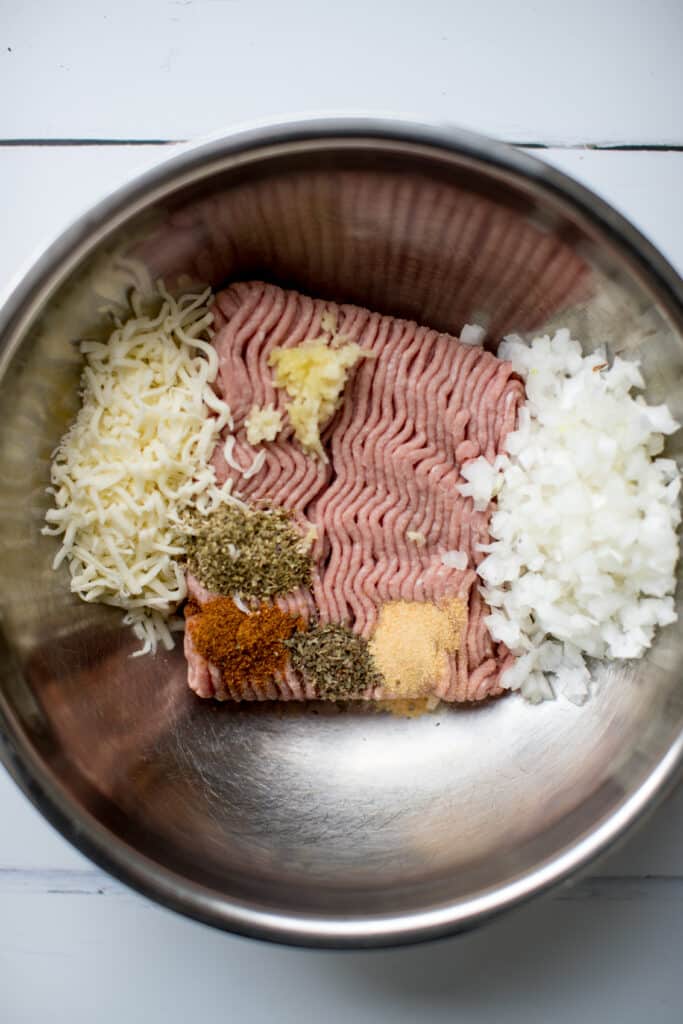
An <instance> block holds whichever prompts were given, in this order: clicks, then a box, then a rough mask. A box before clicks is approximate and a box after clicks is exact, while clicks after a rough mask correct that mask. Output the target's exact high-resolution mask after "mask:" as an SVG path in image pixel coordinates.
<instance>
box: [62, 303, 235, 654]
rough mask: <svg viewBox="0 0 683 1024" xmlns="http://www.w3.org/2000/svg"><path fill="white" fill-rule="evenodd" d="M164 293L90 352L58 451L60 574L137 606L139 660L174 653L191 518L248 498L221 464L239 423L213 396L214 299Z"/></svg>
mask: <svg viewBox="0 0 683 1024" xmlns="http://www.w3.org/2000/svg"><path fill="white" fill-rule="evenodd" d="M158 287H159V299H160V308H159V310H158V312H157V313H156V315H149V314H147V313H146V312H145V311H144V310H143V309H142V304H141V300H140V298H139V297H138V296H136V295H133V297H132V298H131V308H132V316H131V318H130V319H129V320H127V321H126V322H124V323H121V322H118V323H117V326H116V329H115V330H114V331H113V333H112V335H111V337H110V338H109V339H108V341H107V342H106V343H101V342H97V341H84V342H82V343H81V346H80V348H81V352H82V354H83V356H84V357H85V366H84V369H83V375H82V380H81V388H82V404H81V408H80V410H79V412H78V415H77V417H76V420H75V421H74V423H73V424H72V426H71V427H70V428H69V430H68V431H67V433H66V434H65V435H64V437H63V438H62V441H61V443H60V445H59V447H58V448H57V449H56V451H55V452H54V454H53V459H52V466H51V474H50V475H51V484H52V486H51V487H50V488H48V490H49V492H50V493H51V495H52V497H53V501H54V506H55V507H54V508H51V509H50V510H49V511H48V512H47V514H46V517H45V518H46V522H47V525H46V526H45V527H44V528H43V533H47V534H50V535H54V536H56V537H60V538H61V546H60V548H59V551H58V552H57V554H56V556H55V559H54V563H53V567H54V568H55V569H57V568H58V567H59V566H60V565H61V564H62V562H66V563H67V565H68V567H69V572H70V574H71V590H72V591H73V592H74V593H76V594H78V596H79V597H81V598H82V599H83V600H84V601H98V602H102V603H105V604H111V605H115V606H117V607H120V608H125V609H126V611H127V614H126V616H125V618H124V621H125V623H126V624H127V625H129V626H131V627H132V629H133V631H134V633H135V635H136V637H137V638H138V639H139V640H140V641H141V642H142V648H141V650H140V651H139V652H138V653H140V654H143V653H147V652H148V651H155V650H156V648H157V646H158V645H159V644H161V645H162V646H163V647H165V648H167V649H169V648H171V647H173V637H172V631H174V630H175V629H176V628H178V622H177V621H175V620H173V619H169V616H170V615H171V614H172V612H173V611H174V609H175V608H176V607H177V606H178V604H179V603H180V602H181V601H182V600H183V599H184V597H185V595H186V587H185V576H184V572H183V569H182V567H181V565H180V561H179V560H180V559H181V558H182V556H183V554H184V544H183V529H182V525H181V517H182V515H183V513H185V512H187V511H189V510H192V509H196V510H198V511H200V512H206V511H208V510H209V509H210V508H213V507H215V505H217V504H218V503H219V502H221V501H232V502H237V501H238V499H237V498H236V497H233V496H232V495H231V488H230V481H227V482H226V483H225V484H224V485H223V486H222V487H220V486H219V485H218V484H217V481H216V476H215V472H214V469H213V466H212V465H211V462H210V459H211V454H212V451H213V448H214V445H215V443H216V441H217V439H218V436H219V434H220V432H221V431H222V430H223V428H224V427H226V426H228V427H230V426H231V425H232V421H231V418H230V409H229V408H228V406H227V405H226V404H225V403H224V402H223V401H221V400H220V399H219V398H218V397H217V395H216V394H215V392H214V391H213V389H212V387H211V383H212V382H213V381H214V380H215V378H216V374H217V370H218V358H217V355H216V352H215V350H214V348H213V346H212V345H211V344H209V337H210V325H211V319H212V316H211V313H210V312H209V309H208V303H209V300H210V294H211V293H210V290H209V289H207V290H206V291H205V292H203V293H202V294H187V295H183V296H181V297H179V298H177V299H176V298H173V297H172V296H171V295H170V294H169V293H168V292H167V291H166V289H165V288H164V286H163V284H162V283H159V286H158ZM180 626H182V623H181V624H180Z"/></svg>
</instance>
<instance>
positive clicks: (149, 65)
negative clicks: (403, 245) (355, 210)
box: [0, 0, 683, 143]
mask: <svg viewBox="0 0 683 1024" xmlns="http://www.w3.org/2000/svg"><path fill="white" fill-rule="evenodd" d="M4 6H5V10H4V11H3V22H4V24H3V33H2V45H1V48H0V95H2V96H3V97H4V98H5V102H4V103H2V104H1V105H0V138H8V137H15V138H27V137H29V138H30V137H33V138H38V137H41V138H42V137H62V138H64V137H67V138H76V137H84V138H103V137H111V138H119V139H130V138H147V139H158V138H165V139H188V138H195V137H196V136H197V135H200V134H203V133H206V132H214V131H216V130H217V129H220V128H222V127H224V126H225V125H226V124H229V123H233V122H236V121H243V120H251V119H253V118H273V117H279V116H283V115H287V114H290V113H292V112H298V111H308V112H312V111H318V112H329V111H346V112H377V111H393V112H396V113H399V112H404V111H410V112H413V113H415V114H417V115H420V116H422V117H427V118H430V119H436V120H438V121H445V122H448V123H459V124H461V125H463V126H465V127H470V128H475V129H478V130H479V131H483V132H488V133H490V134H493V135H496V136H499V137H501V138H506V139H509V140H514V141H544V142H555V143H557V142H562V143H565V142H587V141H592V142H617V143H623V142H627V143H629V142H640V143H644V142H648V143H663V142H665V143H683V120H682V119H681V117H680V99H681V96H682V95H683V62H681V60H680V54H679V50H680V44H681V38H683V6H682V5H681V4H680V2H679V0H650V2H649V3H648V2H647V0H602V2H601V3H594V2H593V0H574V2H573V3H570V4H569V3H566V0H545V2H544V3H537V2H532V0H521V2H517V3H515V4H505V3H500V2H499V0H498V2H496V0H479V2H478V3H471V2H470V0H422V2H421V3H419V4H418V3H411V2H408V3H403V4H399V3H396V2H395V0H373V2H372V3H368V2H367V0H347V2H346V3H344V4H325V3H320V2H319V0H290V2H289V3H286V4H285V3H279V2H278V0H224V2H221V0H145V2H144V3H140V2H139V0H119V2H118V3H116V4H112V3H110V2H109V0H89V2H88V3H87V4H85V3H82V2H79V0H61V2H60V3H51V2H46V0H22V3H15V4H11V5H10V4H6V5H4Z"/></svg>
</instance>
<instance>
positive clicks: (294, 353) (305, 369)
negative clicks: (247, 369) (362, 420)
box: [268, 337, 369, 462]
mask: <svg viewBox="0 0 683 1024" xmlns="http://www.w3.org/2000/svg"><path fill="white" fill-rule="evenodd" d="M332 340H333V341H334V339H332ZM367 355H369V353H368V352H365V351H364V350H363V349H362V348H361V347H360V345H357V344H356V343H355V342H349V343H348V344H346V345H341V346H339V347H338V348H332V347H331V345H330V341H329V339H328V338H325V337H321V338H316V339H313V340H311V341H304V342H302V343H301V344H300V345H297V346H296V347H295V348H274V349H273V351H272V352H271V354H270V358H269V360H268V362H269V364H270V365H271V366H273V367H274V368H275V374H274V380H275V386H276V387H278V388H285V389H286V391H287V394H288V395H289V396H290V398H291V399H292V401H291V402H289V403H288V405H287V414H288V416H289V421H290V423H291V424H292V427H293V428H294V436H295V437H296V439H297V441H298V442H299V444H300V445H301V447H302V448H303V449H304V451H306V452H309V453H311V454H315V455H318V456H319V457H320V458H321V459H322V461H323V462H327V456H326V455H325V452H324V451H323V447H322V444H321V443H320V428H321V426H324V425H325V424H326V423H327V421H328V420H329V419H330V418H331V416H332V415H333V414H334V412H336V410H337V409H338V408H339V406H340V404H341V396H342V393H343V391H344V388H345V386H346V382H347V380H348V376H349V370H351V369H352V367H354V366H355V365H356V363H357V362H358V360H359V359H362V358H363V357H364V356H367Z"/></svg>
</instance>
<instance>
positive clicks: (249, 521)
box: [186, 505, 311, 600]
mask: <svg viewBox="0 0 683 1024" xmlns="http://www.w3.org/2000/svg"><path fill="white" fill-rule="evenodd" d="M188 530H189V534H190V535H189V537H188V540H187V544H186V547H187V564H188V568H189V570H190V572H191V573H192V574H193V575H194V576H196V578H197V579H198V580H199V582H200V583H201V584H202V585H203V586H204V587H206V589H207V590H210V591H212V592H213V593H215V594H223V595H229V594H237V595H239V596H240V597H246V598H258V599H259V600H263V599H264V598H273V597H276V596H277V595H278V594H287V593H289V592H290V591H292V590H296V589H297V587H305V586H308V584H309V583H310V579H311V560H310V556H309V554H308V552H307V551H306V546H307V545H306V539H305V538H303V537H302V536H301V535H300V533H299V532H298V531H297V529H296V527H295V526H294V523H293V522H292V516H291V514H290V513H288V512H286V511H285V510H284V509H281V508H279V509H265V510H259V509H242V508H236V507H235V506H233V505H219V506H218V508H216V509H214V510H213V511H212V512H209V513H208V515H206V516H194V517H193V518H192V519H191V520H190V521H189V526H188Z"/></svg>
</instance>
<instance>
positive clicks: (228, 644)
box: [187, 597, 304, 689]
mask: <svg viewBox="0 0 683 1024" xmlns="http://www.w3.org/2000/svg"><path fill="white" fill-rule="evenodd" d="M303 626H304V623H303V620H302V619H296V618H294V617H293V616H291V615H287V613H286V612H283V611H280V609H279V608H276V607H274V606H271V605H267V604H261V605H260V606H259V608H258V609H257V610H256V611H254V612H250V613H248V614H247V613H245V612H242V611H240V610H239V608H238V607H237V605H236V604H235V603H234V601H233V600H232V599H231V598H229V597H217V598H214V599H213V600H211V601H207V602H206V604H205V605H204V606H203V607H202V608H201V610H200V611H199V612H198V613H197V614H195V615H192V616H191V617H190V618H189V620H188V623H187V628H188V629H189V630H190V632H191V635H192V640H193V641H194V646H195V648H196V649H197V651H198V652H199V654H201V655H202V656H203V657H204V658H206V660H207V661H210V662H211V664H213V665H215V666H216V667H217V668H218V669H219V670H220V673H221V677H222V679H223V681H224V682H226V683H228V684H230V685H232V686H234V687H235V688H236V689H240V688H241V687H242V686H243V685H244V684H245V683H249V684H251V685H254V684H256V685H258V684H259V683H264V682H266V681H267V680H269V679H271V678H272V677H273V676H274V675H275V674H276V673H278V672H281V671H282V670H283V669H284V667H285V662H286V660H287V656H288V651H287V648H286V647H285V645H284V642H285V640H287V639H289V637H290V636H291V635H292V633H293V632H294V631H295V630H296V629H302V628H303Z"/></svg>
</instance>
